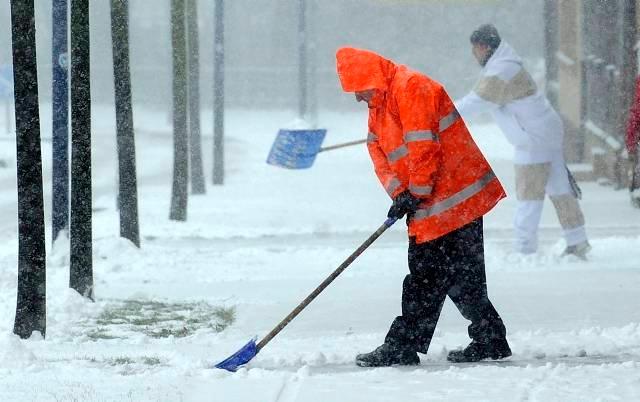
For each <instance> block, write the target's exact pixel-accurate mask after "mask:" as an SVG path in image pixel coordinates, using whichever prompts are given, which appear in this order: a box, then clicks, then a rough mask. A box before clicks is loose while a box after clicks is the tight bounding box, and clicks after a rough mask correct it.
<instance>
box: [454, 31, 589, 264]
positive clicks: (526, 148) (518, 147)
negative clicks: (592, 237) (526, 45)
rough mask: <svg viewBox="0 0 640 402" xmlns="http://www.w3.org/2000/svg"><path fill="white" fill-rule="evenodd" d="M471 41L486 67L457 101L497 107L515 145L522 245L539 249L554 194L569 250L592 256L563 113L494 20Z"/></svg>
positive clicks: (471, 109)
mask: <svg viewBox="0 0 640 402" xmlns="http://www.w3.org/2000/svg"><path fill="white" fill-rule="evenodd" d="M470 41H471V46H472V52H473V55H474V56H475V58H476V59H477V60H478V62H479V63H480V65H481V66H482V67H483V68H482V73H481V77H480V79H479V80H478V82H477V84H476V85H475V87H474V88H473V90H472V91H471V92H470V93H469V94H467V95H466V96H464V97H463V98H462V99H459V100H458V101H456V102H455V106H456V108H457V110H458V112H459V113H460V115H461V116H462V117H463V118H465V119H467V118H470V117H472V116H474V115H476V114H479V113H481V112H491V113H492V114H493V116H494V119H495V121H496V123H497V125H498V126H499V127H500V129H501V130H502V131H503V132H504V134H505V136H506V137H507V139H508V140H509V142H510V143H511V144H512V145H513V146H514V147H515V157H514V163H515V173H516V195H517V200H518V201H517V209H516V213H515V218H514V226H515V237H516V242H515V248H516V251H518V252H520V253H523V254H530V253H534V252H536V250H537V248H538V236H537V232H538V225H539V223H540V216H541V215H542V207H543V203H544V198H545V194H548V195H549V198H550V199H551V201H552V203H553V205H554V207H555V209H556V213H557V215H558V219H559V221H560V225H561V226H562V229H563V232H564V237H565V240H566V243H567V248H566V249H565V251H564V252H563V255H568V254H573V255H575V256H577V257H579V258H581V259H586V254H587V252H588V251H589V250H590V249H591V246H590V245H589V242H588V240H587V233H586V230H585V227H584V224H585V222H584V216H583V214H582V210H581V209H580V205H579V203H578V198H579V197H580V189H579V188H578V186H577V184H576V183H575V180H573V177H572V176H571V173H570V172H569V170H568V169H567V166H566V163H565V160H564V155H563V137H564V128H563V124H562V120H561V118H560V116H559V115H558V113H557V112H556V111H555V110H554V109H553V107H552V106H551V105H550V104H549V102H548V100H547V98H546V97H545V95H544V94H543V93H542V92H540V91H538V89H537V87H536V84H535V82H534V81H533V79H532V78H531V76H530V75H529V73H528V72H527V70H525V68H524V67H523V63H522V59H521V58H520V57H519V56H518V55H517V54H516V52H515V51H514V50H513V49H512V48H511V46H509V44H507V43H506V42H505V41H503V40H501V38H500V35H499V34H498V30H497V29H496V28H495V27H494V26H493V25H491V24H485V25H482V26H480V27H479V28H478V29H477V30H475V31H474V32H473V33H472V34H471V38H470Z"/></svg>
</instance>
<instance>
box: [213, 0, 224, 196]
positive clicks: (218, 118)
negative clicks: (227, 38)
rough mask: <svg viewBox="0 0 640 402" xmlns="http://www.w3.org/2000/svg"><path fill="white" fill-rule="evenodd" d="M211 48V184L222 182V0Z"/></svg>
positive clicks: (218, 7)
mask: <svg viewBox="0 0 640 402" xmlns="http://www.w3.org/2000/svg"><path fill="white" fill-rule="evenodd" d="M214 20H215V21H214V24H215V32H214V49H213V60H214V61H213V65H214V71H213V114H214V116H213V184H216V185H221V184H224V1H223V0H216V6H215V18H214Z"/></svg>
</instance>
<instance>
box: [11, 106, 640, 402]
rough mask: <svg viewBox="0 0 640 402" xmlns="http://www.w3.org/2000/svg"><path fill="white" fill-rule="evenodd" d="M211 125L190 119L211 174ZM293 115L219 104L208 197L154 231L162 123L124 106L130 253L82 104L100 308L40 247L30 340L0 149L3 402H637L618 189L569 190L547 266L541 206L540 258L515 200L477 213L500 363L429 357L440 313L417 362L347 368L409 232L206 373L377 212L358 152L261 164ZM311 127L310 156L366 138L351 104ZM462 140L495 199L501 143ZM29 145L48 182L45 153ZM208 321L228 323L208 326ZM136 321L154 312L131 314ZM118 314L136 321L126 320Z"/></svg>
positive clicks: (439, 350) (435, 350) (100, 118)
mask: <svg viewBox="0 0 640 402" xmlns="http://www.w3.org/2000/svg"><path fill="white" fill-rule="evenodd" d="M43 111H45V112H46V108H43ZM210 116H211V113H210V112H207V113H203V128H204V137H205V138H204V157H205V162H206V173H207V175H208V177H210V176H211V175H210V167H211V160H210V159H211V157H210V155H211V153H212V152H211V147H212V145H211V143H212V142H211V128H210V127H211V121H210V118H211V117H210ZM293 117H294V116H293V115H291V114H288V113H283V112H265V111H260V112H254V111H230V112H229V113H228V122H227V125H226V128H227V138H226V157H227V160H226V162H227V164H226V168H227V170H226V173H227V176H226V182H225V185H224V186H221V187H213V186H208V189H207V195H205V196H192V197H191V199H190V200H189V212H188V214H189V218H188V222H186V223H175V222H171V221H169V220H168V216H169V201H170V188H171V169H172V156H171V152H172V138H171V131H170V127H169V125H168V124H169V123H168V119H167V115H166V114H163V113H152V112H137V113H136V115H135V119H136V126H137V128H138V130H137V153H138V176H139V183H140V188H139V194H140V211H141V217H140V219H141V235H142V249H140V250H138V249H136V248H134V247H133V246H132V245H131V244H129V243H128V242H127V241H124V240H121V239H119V238H118V237H117V234H118V215H117V212H116V211H115V203H116V201H115V195H114V189H115V186H116V179H115V172H116V165H115V156H116V155H115V135H114V133H113V123H112V122H113V111H112V110H109V109H100V108H95V109H94V123H95V134H94V209H95V214H94V238H95V246H94V273H95V285H96V289H95V293H96V297H97V301H96V303H90V302H87V301H85V300H84V299H82V298H81V297H79V296H78V295H77V294H75V293H74V292H72V291H70V290H68V289H67V282H68V268H67V264H68V258H69V256H68V243H66V242H65V241H64V240H63V241H60V242H58V243H57V244H56V246H55V247H54V248H53V249H51V248H50V249H48V250H47V251H48V273H47V280H48V282H47V294H48V299H47V303H48V305H47V308H48V327H47V336H46V339H42V337H38V336H33V337H32V338H31V339H29V340H27V341H21V340H20V339H19V338H17V337H15V336H13V335H12V327H13V318H14V314H15V299H16V293H15V289H16V280H17V262H16V253H17V240H16V224H15V220H16V219H15V215H16V206H15V200H16V196H15V167H14V166H15V151H14V148H15V143H14V142H12V141H11V138H10V137H6V138H5V137H3V138H1V140H2V142H1V148H2V150H1V151H0V152H2V153H1V154H0V157H4V158H5V159H9V160H11V163H10V164H9V168H5V169H0V184H1V188H2V191H1V192H0V233H2V234H1V236H0V244H2V246H0V400H1V401H171V402H173V401H224V402H228V401H260V402H271V401H285V402H293V401H304V402H308V401H323V402H324V401H348V402H353V401H367V402H370V401H396V400H397V401H400V400H402V401H435V400H451V401H499V400H500V401H502V400H505V401H586V400H589V401H614V400H624V401H627V400H640V370H639V368H640V300H639V299H638V289H640V211H638V210H637V209H633V208H632V207H631V206H630V204H629V200H628V192H626V191H614V190H613V189H612V188H607V187H602V186H600V185H597V184H595V183H583V184H582V187H583V192H584V200H583V202H582V205H583V207H584V209H585V215H586V219H587V222H588V231H589V233H590V236H591V243H592V245H593V251H592V253H591V255H590V259H589V261H588V262H581V261H578V260H575V259H571V258H570V259H560V258H559V257H558V255H559V254H560V253H561V251H562V250H563V247H564V244H563V241H562V240H561V239H560V231H559V229H558V224H557V221H556V218H555V216H554V213H553V209H552V208H551V205H550V203H547V205H546V208H545V213H544V216H543V223H542V227H541V232H540V234H541V250H540V251H539V253H538V254H536V255H533V256H528V257H526V258H523V257H520V256H518V255H515V254H513V253H511V251H510V246H511V219H512V213H513V209H514V200H513V197H510V198H507V199H506V200H504V201H503V202H501V203H500V204H499V205H498V207H497V208H496V209H495V210H494V211H492V212H491V214H490V215H489V216H487V217H486V219H485V238H486V258H487V276H488V286H489V292H490V297H491V299H492V301H493V303H494V305H495V306H496V308H497V309H498V310H499V312H500V314H501V315H502V317H503V319H504V321H505V324H506V325H507V330H508V337H509V341H510V343H511V346H512V349H513V352H514V355H513V357H512V358H510V359H508V360H506V361H504V362H499V363H495V362H484V363H478V364H465V365H452V364H449V363H447V362H446V353H447V351H448V350H451V349H454V348H457V347H460V346H463V345H465V344H466V343H467V342H468V338H467V335H466V325H467V323H466V322H465V321H464V319H462V318H461V317H460V315H459V313H458V312H457V311H456V310H455V307H453V306H452V304H451V303H449V302H447V304H446V305H445V309H444V311H443V313H442V316H441V320H440V322H439V324H438V328H437V333H436V336H435V338H434V340H433V343H432V345H431V348H430V350H429V353H428V354H427V355H426V356H425V355H423V356H421V358H422V365H421V366H418V367H412V368H382V369H362V368H358V367H356V366H355V365H354V364H353V359H354V357H355V355H356V354H357V353H359V352H364V351H369V350H371V349H372V348H374V347H375V346H377V345H378V344H379V343H381V342H382V340H383V337H384V334H385V333H386V330H387V328H388V325H389V324H390V322H391V320H392V318H393V317H394V316H395V315H397V314H398V312H399V310H400V291H401V283H402V278H403V277H404V275H405V273H406V271H407V267H406V233H405V230H404V227H403V226H404V225H403V224H396V227H394V228H392V229H391V230H389V231H388V232H387V233H385V234H384V235H383V236H382V238H380V239H379V240H378V241H377V242H376V243H374V245H372V246H371V248H370V249H368V250H367V251H366V252H365V253H364V255H362V256H361V257H360V258H359V259H358V260H356V262H354V264H353V265H352V266H351V267H350V268H349V269H348V270H347V271H346V272H345V273H344V274H343V275H342V276H341V277H339V278H338V279H337V280H336V281H335V282H334V283H333V284H332V285H331V286H330V287H329V288H328V289H327V290H326V291H325V292H324V293H323V294H322V295H320V296H319V298H318V299H317V300H315V301H314V302H313V303H312V304H311V305H310V306H309V308H307V309H306V310H305V311H304V312H303V313H302V314H301V315H300V316H299V317H298V318H296V319H295V320H294V321H293V322H292V323H291V324H290V325H289V326H288V327H287V328H285V329H284V330H283V331H282V332H281V333H280V334H279V335H278V336H277V337H276V338H275V339H274V340H273V341H272V342H271V343H270V344H269V345H268V346H267V347H265V349H264V350H262V351H261V352H260V354H259V355H258V356H257V357H256V358H255V359H254V360H253V361H252V362H251V363H250V364H249V365H248V366H247V367H246V368H242V369H241V370H239V371H238V372H237V373H235V374H231V373H228V372H226V371H221V370H216V369H213V368H212V366H213V365H214V364H215V363H217V362H218V361H220V360H222V359H223V358H225V357H227V356H228V355H230V354H231V353H233V352H235V351H236V350H237V349H238V348H240V347H241V346H242V345H244V344H245V343H246V342H247V341H248V340H249V339H250V338H252V337H253V336H258V337H262V336H264V335H265V334H266V333H267V332H268V331H269V330H270V329H271V328H272V327H273V326H275V325H276V324H277V323H278V322H279V321H280V320H281V319H282V318H283V317H284V316H285V315H286V314H287V313H288V312H289V311H290V310H291V309H293V308H294V307H295V306H296V305H297V304H298V303H299V302H300V301H301V300H302V299H303V298H304V297H305V296H306V295H307V294H308V293H309V292H310V291H311V290H312V289H313V288H315V287H316V286H317V284H319V283H320V282H321V281H322V280H323V279H324V278H325V277H326V275H328V274H329V273H330V272H331V271H333V269H335V267H337V266H338V265H339V264H340V263H341V262H342V260H343V259H344V258H345V257H347V256H348V255H349V254H350V253H351V252H352V251H353V250H354V249H355V248H356V247H357V246H358V245H359V244H360V243H361V242H362V241H363V240H364V239H365V238H366V237H368V236H369V234H370V233H371V232H373V231H374V230H375V229H376V228H377V227H378V226H379V225H380V224H381V223H382V222H383V220H384V218H385V214H386V210H387V208H388V204H389V200H388V199H387V197H386V195H385V193H384V192H383V191H382V189H381V188H380V186H379V184H378V182H377V180H376V178H375V176H374V174H373V172H372V169H371V162H370V161H369V159H368V155H367V153H366V150H365V148H364V147H363V146H358V147H350V148H345V149H341V150H335V151H332V152H330V153H326V154H320V155H318V157H317V160H316V162H315V165H314V166H313V167H312V168H311V169H309V170H300V171H289V170H284V169H279V168H276V167H273V166H270V165H267V164H266V163H265V159H266V156H267V154H268V152H269V148H270V146H271V143H272V141H273V139H274V137H275V134H276V132H277V130H278V128H279V127H284V126H286V125H287V124H290V123H291V122H292V121H293ZM48 120H49V118H48V116H46V115H45V116H44V117H43V122H44V124H45V126H44V127H43V133H44V134H43V136H44V137H48V136H49V135H48V134H47V133H49V132H50V128H49V127H47V126H46V121H48ZM319 121H320V122H322V125H323V126H324V127H325V128H327V129H328V134H327V138H326V140H325V144H326V145H330V144H333V143H339V142H342V141H350V140H354V139H358V138H362V137H363V136H364V135H365V133H366V127H365V123H366V116H365V111H364V110H363V111H362V112H361V113H347V114H337V113H322V114H321V115H320V119H319ZM472 131H473V133H474V136H475V137H476V139H477V141H478V143H479V144H480V146H481V147H482V149H483V150H484V151H485V152H486V155H487V157H488V158H489V159H490V161H491V163H492V165H493V166H494V169H495V170H496V172H497V173H498V176H499V177H500V178H501V179H502V181H503V183H504V185H505V187H506V188H507V191H508V192H509V193H512V192H513V172H512V165H511V163H510V162H509V159H510V154H511V148H510V146H509V145H508V144H507V143H506V142H505V140H504V139H503V137H502V135H501V133H500V132H499V130H498V129H497V128H496V127H495V126H492V125H475V126H472ZM43 144H44V155H45V156H47V158H46V159H47V160H46V161H45V181H46V183H47V187H49V186H50V185H49V183H50V160H49V159H50V158H49V155H50V152H51V148H50V142H46V141H45V142H44V143H43ZM12 158H13V159H12ZM208 182H210V180H208ZM49 194H50V189H47V211H49V210H50V208H49V198H50V195H49ZM48 243H50V241H49V239H48ZM217 308H227V309H234V310H233V311H235V321H234V322H233V324H232V325H231V326H229V327H228V328H226V329H225V330H223V331H222V332H217V330H218V329H220V328H216V326H215V323H216V322H219V318H217V317H216V316H215V315H213V313H212V312H214V311H216V310H215V309H217ZM141 311H143V312H146V313H147V316H145V317H146V318H149V315H151V316H152V318H153V319H150V320H148V321H144V320H142V318H145V317H142V315H141V314H143V313H141ZM127 314H130V315H132V316H135V318H138V319H140V321H139V322H138V323H137V324H133V323H132V322H133V321H130V322H129V324H125V323H124V321H126V320H125V318H126V317H127ZM136 314H137V315H136ZM154 314H155V315H154ZM162 317H165V318H166V317H168V318H167V320H164V319H163V318H162ZM118 320H120V321H118ZM216 320H217V321H216ZM185 335H186V336H185Z"/></svg>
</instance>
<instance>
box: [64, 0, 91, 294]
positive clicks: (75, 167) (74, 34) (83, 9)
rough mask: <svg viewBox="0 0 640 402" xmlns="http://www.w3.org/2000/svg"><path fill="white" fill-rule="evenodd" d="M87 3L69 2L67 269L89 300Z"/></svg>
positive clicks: (72, 283)
mask: <svg viewBox="0 0 640 402" xmlns="http://www.w3.org/2000/svg"><path fill="white" fill-rule="evenodd" d="M89 65H90V62H89V0H71V88H72V90H71V227H70V229H71V230H70V235H71V236H70V238H71V267H70V275H69V287H71V288H72V289H75V290H76V291H77V292H78V293H80V294H81V295H83V296H85V297H88V298H89V299H91V300H94V297H93V259H92V244H91V241H92V239H91V203H92V197H91V86H90V81H89V78H90V75H89Z"/></svg>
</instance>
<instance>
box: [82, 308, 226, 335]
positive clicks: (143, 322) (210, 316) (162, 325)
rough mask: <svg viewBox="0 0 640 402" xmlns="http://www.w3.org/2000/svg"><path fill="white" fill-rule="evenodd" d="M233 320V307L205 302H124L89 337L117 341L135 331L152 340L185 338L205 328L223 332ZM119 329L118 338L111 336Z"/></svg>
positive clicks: (104, 315)
mask: <svg viewBox="0 0 640 402" xmlns="http://www.w3.org/2000/svg"><path fill="white" fill-rule="evenodd" d="M234 321H235V308H233V307H231V308H223V307H213V306H211V305H210V304H208V303H205V302H197V303H168V302H159V301H149V300H124V301H120V302H116V303H113V304H111V305H108V306H107V307H106V308H105V309H104V310H103V311H102V312H101V313H100V315H99V316H98V317H97V318H96V320H95V324H96V325H98V328H97V329H93V330H92V331H90V332H89V333H88V336H89V338H91V339H94V340H98V339H114V338H121V337H123V336H122V335H121V334H123V333H124V334H126V333H127V332H133V333H143V334H145V335H147V336H150V337H152V338H168V337H170V336H173V337H176V338H182V337H186V336H189V335H192V334H193V333H195V332H196V331H198V330H200V329H204V328H210V329H212V330H213V331H215V332H221V331H223V330H224V329H225V328H227V327H228V326H229V325H231V324H232V323H233V322H234ZM89 325H91V323H89ZM116 329H117V331H118V334H119V335H118V336H115V335H112V333H111V332H112V331H114V330H116ZM124 336H126V335H124Z"/></svg>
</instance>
